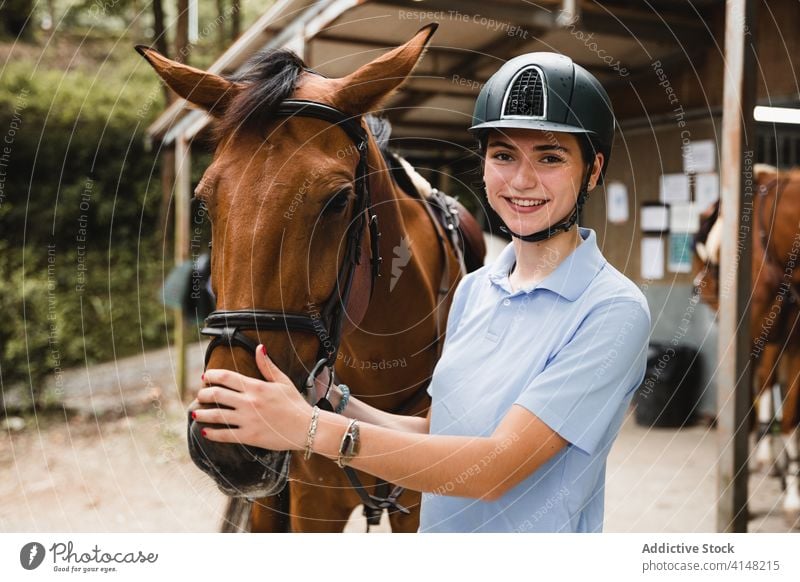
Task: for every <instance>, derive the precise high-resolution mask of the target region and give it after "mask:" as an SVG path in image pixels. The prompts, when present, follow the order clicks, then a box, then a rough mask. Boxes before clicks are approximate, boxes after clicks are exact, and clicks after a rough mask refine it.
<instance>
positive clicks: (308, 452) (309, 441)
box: [303, 406, 319, 461]
mask: <svg viewBox="0 0 800 582" xmlns="http://www.w3.org/2000/svg"><path fill="white" fill-rule="evenodd" d="M318 418H319V406H315V407H314V410H313V412H312V413H311V424H310V425H308V436H307V437H306V450H305V453H303V459H305V460H306V461H307V460H309V459H310V458H311V452H312V451H311V445H312V443H313V442H314V435H316V434H317V419H318Z"/></svg>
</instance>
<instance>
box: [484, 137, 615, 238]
mask: <svg viewBox="0 0 800 582" xmlns="http://www.w3.org/2000/svg"><path fill="white" fill-rule="evenodd" d="M486 140H487V141H486V159H485V162H484V169H483V175H484V182H485V183H486V193H487V196H488V199H489V205H490V206H491V207H492V208H493V209H494V211H495V212H497V214H498V215H499V216H500V218H502V219H503V221H504V222H505V223H506V224H507V225H508V226H509V228H511V230H513V231H515V232H518V233H520V234H530V233H534V232H539V231H540V230H544V229H546V228H547V227H548V226H551V225H553V224H556V223H558V222H560V221H561V220H563V219H565V218H567V217H568V216H569V215H570V214H571V213H572V210H573V208H574V207H575V203H576V201H577V198H578V192H579V190H580V186H581V179H582V178H583V174H584V171H585V169H586V163H585V162H584V159H583V154H582V152H581V146H580V142H579V141H578V137H577V136H576V135H574V134H571V133H561V132H549V131H540V130H532V129H505V130H503V131H502V132H501V131H498V130H492V131H491V132H490V133H489V134H488V135H487V138H486ZM602 167H603V155H602V154H597V156H596V158H595V163H594V167H593V168H592V174H591V177H590V179H589V185H588V189H589V190H592V189H593V188H594V186H595V184H596V183H597V180H598V179H599V176H600V170H601V168H602Z"/></svg>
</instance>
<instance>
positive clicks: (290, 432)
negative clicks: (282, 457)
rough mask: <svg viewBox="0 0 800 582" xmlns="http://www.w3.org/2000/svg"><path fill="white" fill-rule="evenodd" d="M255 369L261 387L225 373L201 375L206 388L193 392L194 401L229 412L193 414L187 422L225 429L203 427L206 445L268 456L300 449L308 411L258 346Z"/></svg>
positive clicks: (205, 410) (213, 410) (209, 410)
mask: <svg viewBox="0 0 800 582" xmlns="http://www.w3.org/2000/svg"><path fill="white" fill-rule="evenodd" d="M256 364H257V365H258V369H259V370H260V371H261V374H262V375H263V376H264V378H265V379H266V382H265V381H263V380H257V379H255V378H250V377H249V376H244V375H242V374H239V373H237V372H232V371H230V370H218V369H214V370H206V372H205V375H204V382H205V384H206V385H207V387H206V388H202V389H201V390H200V391H199V392H198V393H197V401H198V402H199V403H200V404H206V405H212V406H215V405H216V406H227V407H230V408H231V410H227V409H225V408H203V409H197V410H195V411H194V413H193V418H194V419H195V421H196V422H199V423H203V424H223V425H229V426H231V428H211V427H206V428H204V429H203V430H202V434H203V436H204V437H205V438H207V439H208V440H211V441H217V442H221V443H236V444H244V445H253V446H256V447H261V448H264V449H270V450H273V451H286V450H303V448H305V440H306V432H307V431H308V424H309V422H310V420H311V407H310V406H309V405H308V403H307V402H306V401H305V399H304V398H303V396H302V395H301V394H300V393H299V392H298V391H297V388H295V387H294V384H293V383H292V381H291V380H290V379H289V378H288V377H287V376H286V374H284V373H283V372H282V371H281V370H280V368H278V367H277V366H276V365H275V364H274V363H273V362H272V360H271V359H270V358H269V357H268V356H267V354H266V349H265V348H264V347H263V346H261V345H259V346H258V348H257V349H256Z"/></svg>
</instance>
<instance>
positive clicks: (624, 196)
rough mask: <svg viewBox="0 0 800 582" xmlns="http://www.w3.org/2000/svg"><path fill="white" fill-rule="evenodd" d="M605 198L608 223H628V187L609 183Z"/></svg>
mask: <svg viewBox="0 0 800 582" xmlns="http://www.w3.org/2000/svg"><path fill="white" fill-rule="evenodd" d="M606 196H607V198H606V213H607V217H608V221H609V222H611V223H613V224H622V223H624V222H628V187H627V186H625V184H623V183H622V182H610V183H609V184H608V188H606Z"/></svg>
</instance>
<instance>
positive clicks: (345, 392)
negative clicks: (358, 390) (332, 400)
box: [336, 384, 350, 414]
mask: <svg viewBox="0 0 800 582" xmlns="http://www.w3.org/2000/svg"><path fill="white" fill-rule="evenodd" d="M339 391H341V393H342V399H341V400H339V404H337V405H336V414H341V413H342V412H344V409H345V407H346V406H347V403H348V402H350V388H349V386H348V385H347V384H339Z"/></svg>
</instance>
